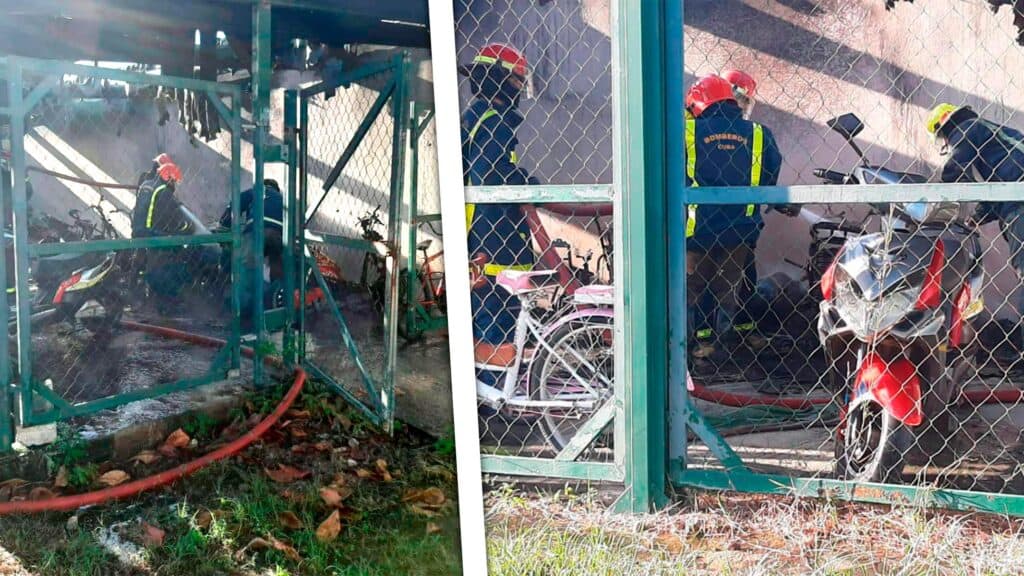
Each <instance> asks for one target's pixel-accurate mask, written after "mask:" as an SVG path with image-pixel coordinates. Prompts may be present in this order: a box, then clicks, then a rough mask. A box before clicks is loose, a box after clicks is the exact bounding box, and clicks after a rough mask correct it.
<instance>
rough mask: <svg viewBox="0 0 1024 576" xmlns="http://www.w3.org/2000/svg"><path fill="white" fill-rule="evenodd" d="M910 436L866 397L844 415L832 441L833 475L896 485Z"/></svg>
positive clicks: (909, 433)
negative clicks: (839, 431)
mask: <svg viewBox="0 0 1024 576" xmlns="http://www.w3.org/2000/svg"><path fill="white" fill-rule="evenodd" d="M912 438H913V436H912V433H911V431H910V429H909V428H907V427H906V426H905V425H903V423H901V422H900V421H899V420H897V419H896V418H895V417H894V416H893V415H892V414H890V413H889V411H887V410H886V409H885V408H883V407H882V405H881V404H879V403H878V402H876V401H875V400H874V398H871V397H866V398H864V399H862V400H860V401H855V403H854V404H853V405H852V406H851V407H850V409H849V411H848V412H847V414H846V422H845V426H844V428H843V435H842V439H841V440H838V439H837V441H836V447H835V452H836V468H835V471H836V477H837V478H839V479H841V480H853V481H855V482H878V483H883V484H899V483H900V482H901V481H902V479H903V465H904V464H905V462H906V454H907V451H908V450H909V449H910V445H911V440H912Z"/></svg>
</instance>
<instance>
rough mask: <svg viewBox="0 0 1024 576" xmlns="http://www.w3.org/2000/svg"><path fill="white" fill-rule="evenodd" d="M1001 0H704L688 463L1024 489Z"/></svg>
mask: <svg viewBox="0 0 1024 576" xmlns="http://www.w3.org/2000/svg"><path fill="white" fill-rule="evenodd" d="M887 4H888V6H886V5H887ZM999 4H1001V3H998V2H984V1H978V2H961V1H947V2H926V3H925V2H919V3H913V4H911V3H905V2H894V3H893V2H881V1H880V2H860V1H849V2H739V1H736V2H732V1H728V2H698V1H692V2H686V3H685V19H686V28H685V36H684V43H685V71H686V86H687V88H688V90H689V92H688V93H687V94H688V97H687V104H688V105H689V108H688V111H689V112H690V113H691V114H692V115H693V116H695V117H696V118H695V119H692V120H689V119H688V122H687V131H686V138H685V140H686V148H687V158H686V169H687V185H688V186H690V187H689V188H688V190H687V194H688V197H689V198H690V202H692V203H691V204H689V205H688V206H683V207H680V208H679V209H678V210H675V211H673V212H670V214H672V215H676V216H670V226H671V225H677V226H680V227H681V229H682V230H685V235H686V254H685V256H683V255H678V258H679V260H676V262H677V264H676V265H682V264H683V263H684V262H685V266H686V284H687V287H686V292H685V305H686V312H687V314H686V317H687V318H686V334H687V337H688V342H689V349H688V350H687V351H686V353H687V357H688V362H687V364H688V367H689V376H690V379H691V383H690V386H689V394H688V396H689V402H691V404H688V405H686V406H677V407H676V408H677V410H678V412H677V413H676V414H677V415H678V414H679V413H689V414H691V415H693V417H694V420H691V426H690V429H691V432H689V433H688V434H689V438H688V441H689V445H688V449H687V455H686V458H685V462H686V469H685V471H683V472H682V473H681V479H682V480H683V481H684V482H686V483H692V484H698V485H704V486H713V487H725V486H727V485H732V486H740V487H742V486H744V485H745V486H746V487H748V488H756V489H761V490H765V489H767V490H771V488H765V486H766V485H765V484H764V483H761V484H758V483H757V480H756V479H752V477H750V476H749V475H747V472H748V471H753V472H757V473H770V474H775V475H776V476H773V477H772V478H774V479H775V481H779V480H783V481H784V482H783V483H782V484H779V487H778V488H776V489H777V490H790V489H793V487H794V486H798V484H795V483H794V482H792V481H790V480H786V478H789V479H792V478H800V479H816V480H817V479H820V480H827V481H831V480H852V481H857V482H883V483H896V484H910V485H913V486H919V487H928V488H929V489H943V490H953V491H956V490H968V491H979V492H994V493H999V494H1001V495H1017V494H1021V493H1022V490H1024V477H1022V476H1021V471H1020V462H1021V448H1020V442H1019V437H1020V432H1021V424H1020V410H1021V399H1022V389H1024V385H1022V380H1021V377H1022V376H1021V371H1020V370H1021V366H1022V365H1024V362H1022V361H1021V359H1022V358H1024V339H1022V337H1021V334H1022V332H1021V312H1022V308H1021V304H1020V302H1021V300H1020V297H1021V294H1022V292H1021V290H1020V285H1021V282H1022V279H1024V275H1022V273H1024V268H1021V266H1019V264H1020V262H1018V260H1020V254H1019V252H1020V249H1021V246H1022V242H1021V238H1022V236H1021V234H1020V231H1019V230H1018V228H1019V224H1018V222H1019V216H1020V206H1021V204H1020V201H1021V199H1022V198H1024V192H1021V190H1020V188H1019V187H1017V186H1015V185H1004V186H1002V187H1000V186H989V185H987V184H981V183H1016V182H1020V181H1024V153H1022V152H1021V151H1022V150H1024V133H1021V132H1020V131H1019V130H1020V128H1021V127H1022V124H1021V116H1020V114H1018V113H1017V112H1018V110H1020V109H1022V106H1024V99H1022V96H1021V95H1020V91H1019V90H1018V89H1017V88H1016V86H1015V80H1014V75H1013V74H1012V73H1011V71H1012V70H1015V69H1017V68H1018V67H1019V65H1020V64H1021V63H1022V62H1020V59H1021V54H1020V52H1019V46H1018V45H1017V43H1016V38H1017V30H1016V27H1015V26H1016V23H1017V22H1016V19H1015V18H1014V17H1013V16H1011V14H1010V12H1011V11H1010V10H1004V11H1002V12H1000V11H998V10H990V9H991V8H995V9H997V8H998V5H999ZM885 8H891V9H888V10H887V9H885ZM851 30H858V31H859V32H858V33H857V34H851V33H850V31H851ZM741 31H742V32H741ZM737 71H738V72H742V73H745V74H738V73H737ZM712 75H714V76H717V78H710V76H712ZM751 79H752V80H753V81H755V82H756V87H755V86H754V85H753V84H751V83H750V80H751ZM755 103H756V105H755ZM929 182H931V183H935V184H934V185H930V184H928V183H929ZM968 183H976V184H975V185H974V186H958V185H956V184H968ZM776 184H777V185H779V186H786V187H788V188H784V189H780V188H772V189H768V190H765V191H764V192H761V191H759V190H758V188H750V187H751V186H775V185H776ZM812 185H813V186H812ZM878 186H884V188H876V187H878ZM723 187H724V188H729V191H728V193H726V191H724V190H721V189H720V188H723ZM709 188H710V189H709ZM715 198H717V199H718V201H717V202H716V201H715ZM725 198H729V200H727V202H729V204H720V203H719V202H722V201H723V200H724V199H725ZM977 200H981V201H982V202H980V203H978V202H975V201H977ZM672 218H675V219H676V221H675V222H672ZM681 296H682V294H679V295H677V300H676V301H677V302H678V303H679V304H680V305H682V304H683V298H682V297H681ZM694 422H696V424H694ZM674 434H676V435H677V437H676V438H675V441H677V442H679V441H681V440H682V438H681V437H680V436H681V435H682V432H681V431H680V430H679V429H678V428H676V430H675V432H674ZM723 469H725V470H727V473H726V474H725V475H724V476H723V475H718V476H715V475H714V474H709V473H705V472H706V471H708V470H720V471H721V470H723ZM725 478H729V480H728V481H725V480H724V479H725ZM745 480H749V483H746V484H744V481H745ZM783 485H785V486H787V487H785V488H784V487H783ZM819 486H828V487H830V488H833V489H837V490H846V491H847V493H849V494H853V495H854V496H858V497H867V498H873V499H879V498H881V499H891V497H886V496H885V494H893V493H886V492H871V491H870V490H868V491H864V490H861V491H860V492H858V490H860V489H859V488H857V487H856V486H854V485H852V484H842V483H834V484H819ZM900 494H903V495H906V494H907V493H900ZM953 494H959V493H955V492H954V493H953ZM956 498H959V496H957V497H952V499H951V500H949V501H947V502H946V504H947V505H955V506H960V505H964V504H962V503H961V504H957V502H958V501H957V500H956ZM935 501H936V502H938V500H935ZM995 502H997V503H996V504H991V505H990V506H987V507H989V508H992V509H1000V510H1016V509H1019V505H1018V504H1015V501H1013V500H997V501H995Z"/></svg>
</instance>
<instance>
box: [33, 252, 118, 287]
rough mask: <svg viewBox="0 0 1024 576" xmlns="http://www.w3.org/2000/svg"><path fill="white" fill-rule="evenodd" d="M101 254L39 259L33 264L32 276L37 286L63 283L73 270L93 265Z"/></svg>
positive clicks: (59, 255)
mask: <svg viewBox="0 0 1024 576" xmlns="http://www.w3.org/2000/svg"><path fill="white" fill-rule="evenodd" d="M100 259H102V254H98V253H91V254H57V255H55V256H46V257H44V258H39V259H38V260H37V261H36V262H35V263H34V264H33V267H32V268H33V271H32V272H33V276H34V277H35V281H36V283H38V284H41V285H45V284H49V283H57V284H59V283H60V282H62V281H64V280H65V279H66V278H67V277H68V276H71V274H72V273H73V272H74V271H75V270H79V269H81V268H87V267H89V266H92V265H95V264H96V263H97V262H98V261H99V260H100Z"/></svg>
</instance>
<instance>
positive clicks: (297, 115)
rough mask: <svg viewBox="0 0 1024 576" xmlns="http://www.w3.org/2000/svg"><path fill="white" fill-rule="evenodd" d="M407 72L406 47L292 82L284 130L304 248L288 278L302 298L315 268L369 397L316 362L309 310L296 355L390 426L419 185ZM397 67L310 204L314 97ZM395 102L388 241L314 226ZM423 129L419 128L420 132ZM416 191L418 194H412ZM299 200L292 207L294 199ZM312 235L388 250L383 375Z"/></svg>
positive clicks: (296, 234)
mask: <svg viewBox="0 0 1024 576" xmlns="http://www.w3.org/2000/svg"><path fill="white" fill-rule="evenodd" d="M409 73H410V63H409V54H408V52H405V51H403V52H401V53H400V54H398V55H396V56H394V57H393V58H391V59H390V60H388V61H386V62H381V63H375V64H367V65H365V66H362V67H359V68H357V69H354V70H352V71H350V72H346V73H344V74H341V75H340V76H339V77H337V78H334V79H331V80H327V81H323V82H320V83H317V84H315V85H313V86H309V87H307V88H303V89H301V90H288V91H286V92H285V136H286V138H287V139H288V147H289V149H290V150H292V151H294V153H293V154H290V155H289V162H288V172H289V178H288V182H289V184H288V196H289V199H288V200H287V202H286V204H287V205H288V207H289V209H288V216H287V218H286V220H287V228H288V229H287V230H286V231H285V237H286V238H287V240H288V241H287V242H286V245H287V246H294V247H295V249H296V250H297V252H298V254H288V253H286V255H285V257H286V259H289V260H288V261H290V262H295V265H294V266H293V267H289V268H290V270H291V271H293V273H289V274H286V278H288V277H291V280H289V281H288V282H298V283H297V287H298V290H299V301H300V302H305V300H306V293H305V292H306V285H305V282H301V281H299V279H303V278H306V276H307V274H308V273H312V275H313V277H314V278H315V279H316V283H317V285H318V286H319V287H320V289H321V290H322V291H323V292H324V295H325V297H326V299H327V306H328V308H329V310H330V312H331V314H332V315H333V316H334V319H335V320H336V321H337V322H338V325H339V327H340V330H341V337H342V342H343V343H344V345H345V348H346V349H347V352H348V354H350V355H351V357H352V360H353V362H354V364H355V366H356V368H357V370H358V371H359V378H360V380H361V381H362V385H363V388H364V389H365V390H366V393H367V397H368V398H369V403H367V402H363V401H362V400H360V399H359V398H357V397H356V396H355V395H354V394H353V393H352V392H350V391H349V390H347V389H346V388H345V387H344V386H342V384H341V383H340V382H338V380H337V379H336V378H335V377H334V376H332V375H330V374H328V373H327V372H326V371H325V370H323V369H321V368H320V367H319V366H317V365H316V363H315V362H313V360H312V359H310V358H308V357H307V355H306V346H305V342H306V321H305V312H302V313H300V314H299V318H298V326H299V330H298V335H297V339H298V342H297V346H295V347H294V348H295V351H296V359H297V361H298V362H300V363H301V364H302V365H303V366H304V367H305V368H306V369H307V370H308V371H309V372H310V373H311V374H313V375H314V376H316V377H317V378H318V379H320V380H322V381H324V382H325V383H326V384H328V385H329V386H330V387H331V388H332V389H333V390H334V391H335V392H337V393H338V394H340V395H341V396H342V397H344V398H345V399H346V400H347V401H348V402H349V403H351V404H352V405H353V406H355V407H356V408H358V409H359V410H360V411H361V412H362V413H363V414H364V415H366V417H367V418H368V419H369V420H370V421H371V422H373V423H374V424H376V425H378V426H380V427H381V428H383V429H384V430H385V431H386V432H390V431H391V430H392V427H393V423H394V415H395V408H394V399H395V379H396V374H395V373H396V363H397V347H398V322H397V320H398V303H399V300H398V298H399V292H398V286H399V281H398V278H399V263H400V262H401V261H402V242H401V229H402V225H403V223H407V222H411V221H412V220H413V216H412V214H413V211H414V210H415V208H414V207H411V205H410V204H409V202H408V198H409V189H410V183H411V184H412V185H415V177H412V178H410V177H409V174H408V170H409V165H410V162H409V148H410V142H411V141H414V138H413V136H414V129H417V128H419V125H415V124H413V119H414V116H413V107H412V105H411V102H410V100H409ZM382 74H391V75H392V78H391V79H390V81H389V82H388V83H387V85H386V86H385V88H384V89H383V90H381V92H380V93H379V94H378V96H377V99H376V100H375V101H374V103H373V105H372V106H371V107H370V110H369V111H368V112H367V114H366V115H365V116H364V117H363V119H362V121H361V122H360V124H359V126H358V128H357V129H356V132H355V134H354V135H353V137H352V139H351V140H350V141H349V142H348V144H347V145H346V147H345V150H344V151H343V152H342V154H341V156H340V157H339V158H338V160H337V162H336V163H335V165H334V167H333V168H332V170H331V173H330V174H329V175H328V176H327V179H326V180H325V182H324V186H323V190H322V191H321V196H320V198H319V200H317V202H316V204H315V205H314V206H313V208H312V209H310V208H309V205H308V194H309V190H308V180H309V174H308V170H307V169H306V165H307V159H308V154H309V146H308V138H309V100H310V99H311V98H313V97H316V96H317V95H319V94H322V93H324V92H328V91H331V90H334V89H336V88H339V87H347V86H349V85H350V84H352V83H353V82H356V81H358V80H361V79H365V78H368V77H371V76H379V75H382ZM389 101H390V104H391V115H392V118H393V119H394V129H393V134H392V147H391V154H392V159H391V187H390V195H389V203H388V223H387V238H386V239H385V240H384V241H383V242H378V243H374V242H369V241H367V240H364V239H361V238H348V237H345V236H340V235H334V234H325V233H321V232H314V231H311V230H309V229H308V225H309V223H310V222H311V221H312V219H313V217H314V216H315V215H316V212H317V210H318V209H319V208H320V206H321V204H322V203H323V200H324V198H326V196H327V195H328V194H330V193H331V192H332V188H333V187H334V183H335V182H336V181H337V179H338V177H339V176H340V175H341V173H342V171H343V170H344V169H345V166H346V165H347V164H348V162H349V161H350V160H351V159H352V156H353V155H354V154H355V152H356V149H357V148H358V147H359V145H360V144H361V143H362V141H363V139H364V138H365V137H366V134H367V132H368V131H369V130H370V128H371V126H372V125H373V123H374V122H375V121H376V119H377V118H378V117H379V115H380V114H381V112H382V111H383V110H384V108H385V106H386V105H387V104H388V103H389ZM415 135H416V136H418V134H415ZM413 197H414V195H413ZM292 206H294V207H295V208H294V209H291V208H290V207H292ZM307 242H321V243H324V244H327V245H331V246H340V247H344V248H349V249H354V250H359V251H363V252H378V253H383V254H384V255H385V257H386V262H387V266H386V275H385V286H386V291H385V294H384V350H385V353H384V371H383V375H382V377H381V378H380V379H379V380H378V379H376V378H374V376H373V374H371V373H370V371H369V369H368V368H367V367H366V365H365V364H364V362H363V359H362V356H361V354H360V351H359V347H358V345H357V343H356V341H355V340H354V339H353V338H352V334H351V332H350V331H349V328H348V324H347V322H345V318H344V315H343V314H342V313H341V311H340V309H339V307H338V303H337V302H336V301H335V299H334V297H333V295H332V294H331V292H330V290H329V289H328V287H327V283H326V281H325V280H324V278H323V276H322V275H321V274H320V270H319V268H318V267H317V266H316V263H315V261H314V260H313V257H312V254H311V252H310V251H309V249H308V248H307V246H306V244H307ZM295 285H296V284H288V283H286V285H285V286H286V287H285V290H286V293H291V291H290V290H291V288H290V286H295ZM284 337H285V342H286V344H285V348H286V349H288V344H287V343H288V342H292V341H294V340H293V339H294V338H295V337H296V336H295V335H294V334H293V332H292V329H291V325H290V323H289V324H288V325H287V326H286V327H285V336H284Z"/></svg>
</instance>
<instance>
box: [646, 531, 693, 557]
mask: <svg viewBox="0 0 1024 576" xmlns="http://www.w3.org/2000/svg"><path fill="white" fill-rule="evenodd" d="M654 543H655V544H657V545H658V546H660V547H661V548H664V549H665V550H667V551H668V552H669V553H671V554H682V553H683V549H684V548H685V547H686V546H685V544H684V543H683V539H682V538H680V537H679V536H677V535H675V534H673V533H671V532H662V533H661V534H658V536H657V537H655V538H654Z"/></svg>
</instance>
